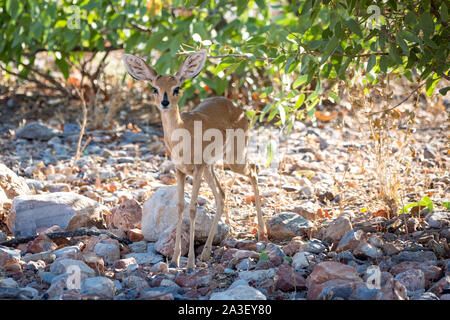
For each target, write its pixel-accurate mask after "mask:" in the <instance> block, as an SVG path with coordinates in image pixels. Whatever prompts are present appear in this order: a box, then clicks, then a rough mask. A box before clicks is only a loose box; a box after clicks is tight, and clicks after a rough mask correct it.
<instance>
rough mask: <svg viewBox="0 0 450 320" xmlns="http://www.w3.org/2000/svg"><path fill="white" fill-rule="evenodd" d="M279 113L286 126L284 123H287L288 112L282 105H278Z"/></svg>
mask: <svg viewBox="0 0 450 320" xmlns="http://www.w3.org/2000/svg"><path fill="white" fill-rule="evenodd" d="M278 111H279V113H280V119H281V123H282V124H283V125H284V123H285V122H286V111H285V110H284V107H283V106H282V105H281V104H279V105H278Z"/></svg>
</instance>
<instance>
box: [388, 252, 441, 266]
mask: <svg viewBox="0 0 450 320" xmlns="http://www.w3.org/2000/svg"><path fill="white" fill-rule="evenodd" d="M436 260H437V258H436V255H435V254H434V252H432V251H402V252H400V253H399V254H397V255H395V256H393V257H392V261H393V262H394V263H400V262H403V261H418V262H427V261H436Z"/></svg>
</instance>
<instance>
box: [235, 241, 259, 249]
mask: <svg viewBox="0 0 450 320" xmlns="http://www.w3.org/2000/svg"><path fill="white" fill-rule="evenodd" d="M236 248H238V249H241V250H252V251H256V241H255V240H243V241H239V242H238V243H237V245H236Z"/></svg>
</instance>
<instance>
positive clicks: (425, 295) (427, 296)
mask: <svg viewBox="0 0 450 320" xmlns="http://www.w3.org/2000/svg"><path fill="white" fill-rule="evenodd" d="M411 300H439V298H438V296H436V295H435V294H434V293H432V292H417V293H414V295H413V296H412V297H411Z"/></svg>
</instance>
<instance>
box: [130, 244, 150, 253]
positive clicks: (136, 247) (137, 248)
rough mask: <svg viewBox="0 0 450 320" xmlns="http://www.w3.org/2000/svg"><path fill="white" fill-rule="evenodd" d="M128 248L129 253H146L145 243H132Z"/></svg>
mask: <svg viewBox="0 0 450 320" xmlns="http://www.w3.org/2000/svg"><path fill="white" fill-rule="evenodd" d="M128 248H130V250H131V251H133V252H136V253H144V252H147V242H146V241H139V242H133V243H131V244H130V245H128Z"/></svg>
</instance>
